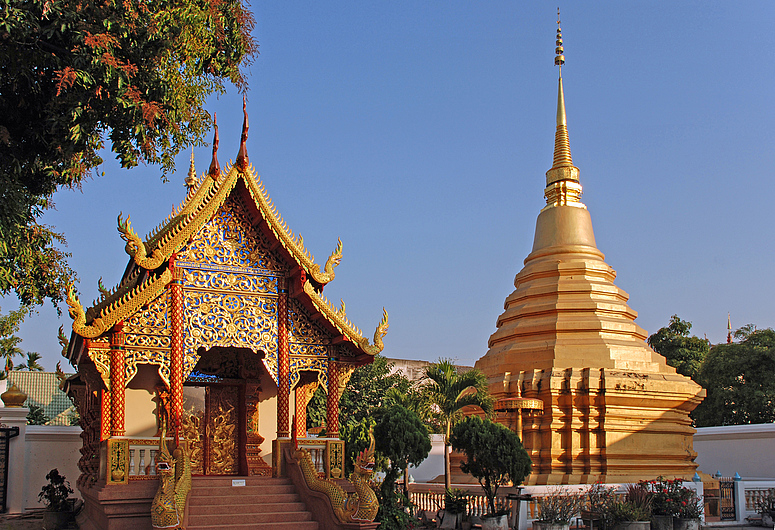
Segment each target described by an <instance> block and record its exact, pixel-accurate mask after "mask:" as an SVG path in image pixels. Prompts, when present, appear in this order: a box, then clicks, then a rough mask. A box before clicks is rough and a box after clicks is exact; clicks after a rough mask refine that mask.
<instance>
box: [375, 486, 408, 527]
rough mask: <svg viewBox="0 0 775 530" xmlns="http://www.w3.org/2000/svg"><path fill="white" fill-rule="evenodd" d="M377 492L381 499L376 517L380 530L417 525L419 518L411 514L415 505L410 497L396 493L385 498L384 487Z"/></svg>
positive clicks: (378, 497)
mask: <svg viewBox="0 0 775 530" xmlns="http://www.w3.org/2000/svg"><path fill="white" fill-rule="evenodd" d="M376 493H377V499H378V500H379V511H378V512H377V518H376V520H377V521H379V527H378V528H379V530H407V529H411V528H415V527H416V526H415V525H416V522H417V519H415V518H414V517H412V516H411V515H410V512H411V509H412V507H413V506H412V502H411V501H410V500H409V498H408V497H406V496H405V495H402V494H400V493H395V494H393V495H391V496H390V497H388V498H385V497H384V496H383V492H382V488H379V489H378V490H377V492H376Z"/></svg>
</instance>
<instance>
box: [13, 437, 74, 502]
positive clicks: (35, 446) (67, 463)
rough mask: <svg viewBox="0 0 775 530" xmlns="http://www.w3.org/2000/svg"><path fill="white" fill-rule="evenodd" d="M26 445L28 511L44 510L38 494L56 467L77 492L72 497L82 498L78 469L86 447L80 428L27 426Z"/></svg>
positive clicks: (26, 499)
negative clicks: (47, 476) (83, 446)
mask: <svg viewBox="0 0 775 530" xmlns="http://www.w3.org/2000/svg"><path fill="white" fill-rule="evenodd" d="M25 442H26V444H25V448H26V450H25V455H24V464H25V465H24V467H25V470H26V473H25V481H24V482H25V502H24V508H25V510H30V509H36V508H44V507H45V505H44V504H42V503H39V502H38V494H39V493H40V488H42V487H43V485H44V484H46V483H47V482H48V481H47V480H46V474H47V473H48V472H49V471H51V470H52V469H54V468H56V469H58V470H59V474H60V475H64V476H65V477H66V478H67V480H68V481H69V482H70V486H71V487H72V488H73V490H74V492H75V493H73V494H72V495H71V497H80V494H79V493H78V488H76V486H75V483H76V481H77V480H78V477H79V476H80V474H81V472H80V471H79V470H78V459H80V458H81V451H80V450H81V447H82V445H83V442H82V441H81V428H80V427H77V426H76V427H69V426H68V427H65V426H59V425H28V426H27V434H26V440H25ZM11 487H13V485H11Z"/></svg>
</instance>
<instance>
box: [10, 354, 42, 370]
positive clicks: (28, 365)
mask: <svg viewBox="0 0 775 530" xmlns="http://www.w3.org/2000/svg"><path fill="white" fill-rule="evenodd" d="M40 359H41V355H40V354H39V353H37V352H34V351H31V352H27V360H26V361H25V362H23V363H21V364H17V365H16V366H14V368H13V369H14V370H27V371H28V372H42V371H43V367H42V366H41V365H40V363H38V361H39V360H40Z"/></svg>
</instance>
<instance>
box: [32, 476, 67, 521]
mask: <svg viewBox="0 0 775 530" xmlns="http://www.w3.org/2000/svg"><path fill="white" fill-rule="evenodd" d="M46 480H48V484H46V485H45V486H43V487H42V488H41V489H40V493H39V494H38V500H39V501H40V502H43V503H45V505H46V506H47V507H48V509H49V510H50V511H54V512H64V511H67V510H69V509H70V503H69V501H68V496H69V495H70V494H71V493H72V492H73V488H71V487H70V482H69V481H68V480H67V479H66V478H65V476H64V475H60V474H59V470H57V469H52V470H51V471H49V472H48V474H46Z"/></svg>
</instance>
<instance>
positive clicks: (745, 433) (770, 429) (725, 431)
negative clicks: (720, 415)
mask: <svg viewBox="0 0 775 530" xmlns="http://www.w3.org/2000/svg"><path fill="white" fill-rule="evenodd" d="M694 450H695V451H697V459H696V462H697V463H698V464H699V466H700V468H699V469H700V471H703V472H705V473H707V474H709V475H713V474H714V473H716V471H721V475H722V476H724V477H731V476H734V474H735V473H739V474H740V476H741V477H742V478H743V480H750V479H775V458H772V455H773V454H775V423H764V424H760V425H729V426H725V427H701V428H699V429H697V433H696V434H695V435H694Z"/></svg>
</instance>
